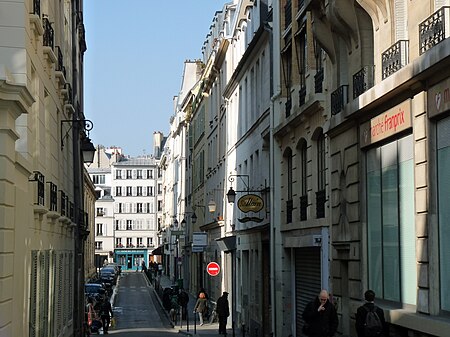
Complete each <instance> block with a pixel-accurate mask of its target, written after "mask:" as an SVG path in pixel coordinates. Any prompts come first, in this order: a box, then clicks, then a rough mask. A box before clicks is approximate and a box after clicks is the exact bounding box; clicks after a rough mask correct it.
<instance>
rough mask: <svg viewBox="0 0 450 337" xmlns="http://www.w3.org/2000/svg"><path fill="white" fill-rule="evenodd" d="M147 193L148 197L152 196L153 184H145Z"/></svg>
mask: <svg viewBox="0 0 450 337" xmlns="http://www.w3.org/2000/svg"><path fill="white" fill-rule="evenodd" d="M147 195H148V196H149V197H152V196H153V186H147Z"/></svg>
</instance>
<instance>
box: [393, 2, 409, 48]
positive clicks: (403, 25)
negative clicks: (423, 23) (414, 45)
mask: <svg viewBox="0 0 450 337" xmlns="http://www.w3.org/2000/svg"><path fill="white" fill-rule="evenodd" d="M394 15H395V42H397V41H398V40H407V39H408V30H407V24H408V23H407V20H408V18H407V13H406V4H405V0H395V3H394Z"/></svg>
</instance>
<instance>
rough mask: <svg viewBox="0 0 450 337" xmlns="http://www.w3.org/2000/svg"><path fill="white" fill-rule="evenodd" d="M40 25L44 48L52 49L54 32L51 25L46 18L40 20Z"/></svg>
mask: <svg viewBox="0 0 450 337" xmlns="http://www.w3.org/2000/svg"><path fill="white" fill-rule="evenodd" d="M42 23H43V26H44V40H43V43H44V46H46V47H50V48H51V49H53V48H54V36H55V32H54V31H53V28H52V25H51V23H50V21H49V20H48V19H47V18H43V19H42Z"/></svg>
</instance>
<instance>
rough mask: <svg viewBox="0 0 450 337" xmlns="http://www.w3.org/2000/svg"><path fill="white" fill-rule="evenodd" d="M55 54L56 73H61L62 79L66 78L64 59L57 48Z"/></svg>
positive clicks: (57, 47)
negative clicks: (56, 59)
mask: <svg viewBox="0 0 450 337" xmlns="http://www.w3.org/2000/svg"><path fill="white" fill-rule="evenodd" d="M56 53H57V57H58V64H57V65H56V69H55V70H56V71H60V72H62V73H63V75H64V77H66V67H64V57H63V54H62V51H61V48H60V47H59V46H56Z"/></svg>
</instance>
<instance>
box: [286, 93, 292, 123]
mask: <svg viewBox="0 0 450 337" xmlns="http://www.w3.org/2000/svg"><path fill="white" fill-rule="evenodd" d="M285 108H286V118H288V117H289V116H290V115H291V110H292V99H291V97H288V98H287V101H286V103H285Z"/></svg>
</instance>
